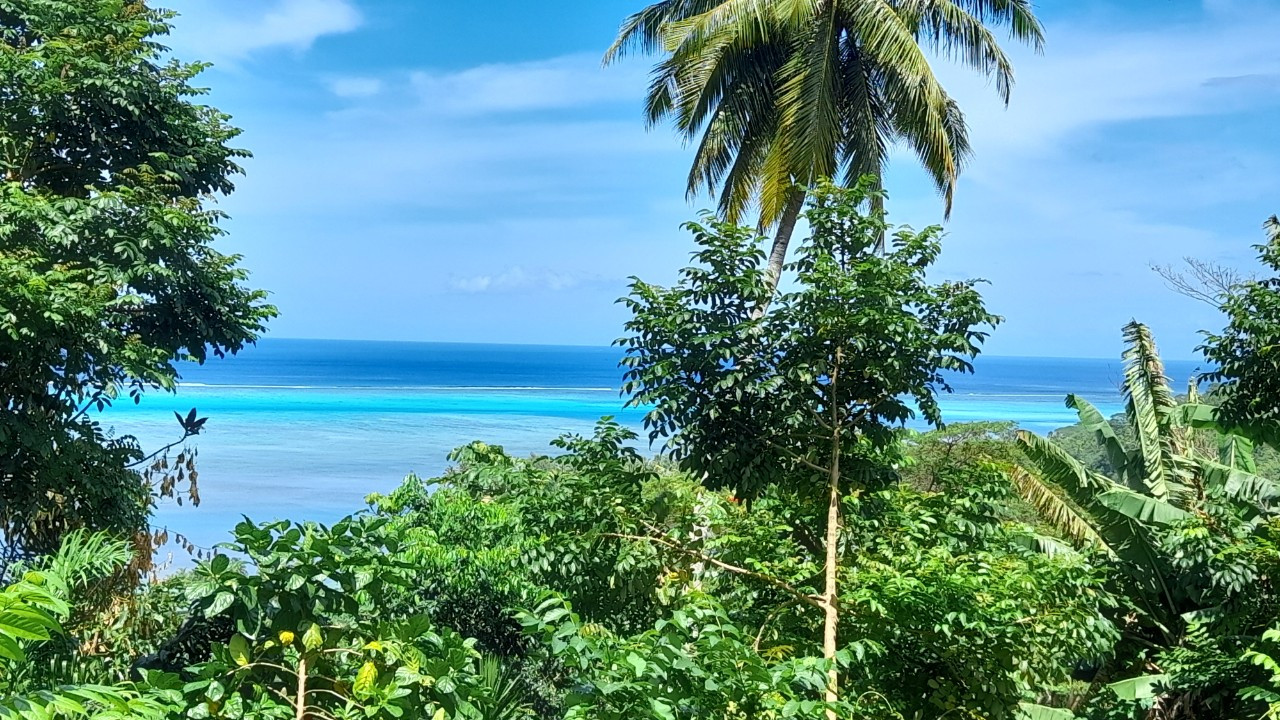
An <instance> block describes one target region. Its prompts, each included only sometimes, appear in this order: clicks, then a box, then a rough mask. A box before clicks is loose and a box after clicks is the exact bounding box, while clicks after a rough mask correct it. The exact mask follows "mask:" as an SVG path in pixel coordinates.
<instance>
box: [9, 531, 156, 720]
mask: <svg viewBox="0 0 1280 720" xmlns="http://www.w3.org/2000/svg"><path fill="white" fill-rule="evenodd" d="M129 555H130V553H129V548H128V546H127V545H125V544H124V543H119V542H111V541H108V540H107V539H106V538H104V537H103V536H101V535H97V536H87V535H84V534H82V533H71V534H69V535H68V536H67V538H66V542H65V543H64V544H63V545H62V546H61V547H60V548H59V549H58V551H57V552H56V553H55V554H54V555H52V556H51V557H49V558H47V559H46V560H45V561H44V562H43V563H42V564H41V566H40V567H39V568H35V569H31V570H27V571H25V572H23V573H22V577H21V579H20V580H19V581H18V582H16V583H14V584H12V585H9V586H8V587H6V588H5V589H4V590H3V591H0V717H5V718H18V719H21V720H52V719H54V718H64V717H65V718H72V717H98V718H124V717H129V718H157V719H158V718H160V717H162V714H163V712H164V709H165V707H164V705H163V704H162V703H159V702H157V701H156V700H155V699H154V698H152V697H150V696H147V695H145V694H143V693H140V692H138V691H137V690H135V689H132V688H129V687H124V686H115V685H109V684H103V683H102V682H93V681H87V682H57V681H56V680H57V678H55V677H50V676H49V675H47V674H45V673H43V672H41V671H42V670H44V669H45V667H44V666H43V665H42V663H41V661H40V659H39V658H38V656H39V653H40V652H41V651H42V649H43V646H44V645H46V644H48V643H51V642H55V641H56V640H57V639H58V636H59V635H61V634H62V632H63V627H62V623H63V622H64V621H65V620H66V619H67V618H68V617H70V616H71V614H72V612H73V603H75V602H76V601H77V600H82V599H83V592H84V591H85V590H86V589H87V587H88V583H89V582H90V581H92V580H95V579H97V578H100V577H101V576H102V575H104V574H107V573H110V572H112V571H115V570H118V569H120V568H121V567H122V566H123V565H124V563H125V562H126V561H127V560H128V559H129Z"/></svg>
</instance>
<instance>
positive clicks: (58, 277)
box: [0, 0, 274, 562]
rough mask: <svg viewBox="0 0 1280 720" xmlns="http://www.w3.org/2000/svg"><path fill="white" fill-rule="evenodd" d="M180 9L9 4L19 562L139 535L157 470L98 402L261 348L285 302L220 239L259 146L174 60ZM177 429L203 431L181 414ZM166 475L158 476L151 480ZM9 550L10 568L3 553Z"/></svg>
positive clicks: (6, 101)
mask: <svg viewBox="0 0 1280 720" xmlns="http://www.w3.org/2000/svg"><path fill="white" fill-rule="evenodd" d="M169 17H170V16H169V14H168V13H165V12H162V11H157V10H152V9H149V8H148V7H146V5H145V4H143V3H140V2H124V1H123V0H74V1H71V0H3V2H0V77H2V78H3V80H0V83H2V84H3V91H2V92H0V174H2V175H3V177H2V178H0V357H3V358H4V361H3V362H2V363H0V397H3V398H4V409H3V412H0V531H2V532H3V535H4V545H5V548H6V550H7V552H8V556H9V559H12V558H13V557H16V556H21V555H23V554H31V553H40V552H46V551H51V550H52V549H53V548H56V547H57V544H58V539H59V538H60V536H61V535H62V534H63V533H65V532H66V531H67V530H70V529H73V528H77V527H87V528H91V529H92V528H101V529H109V530H112V531H113V532H116V533H123V534H133V533H136V532H138V531H140V530H141V529H143V528H145V527H146V522H147V516H148V513H149V509H150V506H151V504H152V503H153V502H154V498H153V493H160V494H164V493H168V494H173V493H174V492H176V490H177V489H176V487H175V484H176V482H177V481H179V479H180V480H182V481H186V480H190V481H192V482H194V480H195V476H194V475H193V474H192V473H191V472H189V471H188V470H189V469H188V468H186V467H185V465H186V463H185V461H183V462H180V463H179V465H180V466H183V467H182V472H181V473H179V472H178V470H179V467H172V468H170V467H168V466H166V467H163V468H161V467H159V466H155V467H154V468H153V469H154V471H155V472H154V473H145V474H146V475H147V477H146V478H144V477H143V476H142V475H140V473H139V472H138V471H139V469H148V465H147V464H148V463H150V462H151V461H152V460H155V459H157V458H156V456H154V455H153V456H148V455H146V454H145V453H144V452H143V451H142V450H141V449H140V448H139V446H138V444H137V442H136V441H135V440H134V439H133V438H130V437H122V436H113V435H111V434H110V433H109V432H108V431H107V430H105V429H104V428H103V427H102V426H101V425H100V423H99V422H98V420H96V419H95V415H94V414H93V412H94V411H98V410H102V409H103V408H104V407H105V406H107V405H109V404H110V403H111V402H113V401H114V400H116V399H117V398H118V397H119V396H121V395H123V394H125V393H126V392H128V394H129V396H130V397H132V399H133V400H134V401H135V402H136V401H138V400H139V399H140V397H141V394H142V392H143V391H144V390H146V389H148V388H164V389H171V388H172V387H173V383H174V380H175V378H176V377H177V371H176V369H175V365H174V363H175V360H178V359H184V358H190V359H194V360H197V361H203V360H204V359H205V358H206V357H207V356H208V355H210V354H213V355H219V356H220V355H223V354H225V353H229V352H230V353H234V352H236V351H237V350H239V349H240V348H241V347H242V346H243V345H244V344H245V343H247V342H251V341H253V339H254V338H256V337H257V335H258V333H259V332H260V331H261V330H262V328H263V323H264V321H265V320H266V319H267V318H269V317H271V316H272V315H273V314H274V309H273V308H271V307H270V306H268V305H265V304H264V303H263V300H264V297H265V295H264V293H262V292H260V291H257V290H251V289H249V288H247V287H245V286H244V285H243V283H244V280H245V278H246V274H245V271H244V270H242V269H240V268H239V267H238V266H237V262H238V258H237V257H235V256H229V255H223V254H221V253H219V252H217V251H216V250H214V249H213V247H212V244H211V243H212V242H213V240H214V239H216V238H217V237H218V236H219V235H220V234H222V230H221V229H220V228H219V225H218V223H219V221H220V220H221V219H222V214H221V213H220V212H219V211H216V210H214V209H211V208H209V207H208V206H207V205H208V203H209V202H210V201H211V200H212V199H213V197H214V194H215V193H227V192H230V191H231V189H232V184H231V180H230V178H231V176H233V175H234V174H236V173H238V172H239V171H240V168H239V167H238V166H237V165H236V161H237V160H238V159H239V158H241V157H244V156H245V155H246V153H245V152H243V151H241V150H237V149H234V148H232V147H231V146H230V145H228V143H230V142H231V141H232V140H233V139H234V138H235V136H236V135H237V134H238V133H239V131H238V130H236V129H235V128H233V127H231V126H230V125H228V124H227V119H228V118H227V116H226V115H224V114H222V113H220V112H218V111H217V110H215V109H213V108H211V107H208V106H205V105H200V104H198V103H197V102H195V101H194V99H193V98H194V97H195V96H198V95H200V94H201V93H203V90H201V89H199V88H196V87H194V86H193V85H192V84H191V82H192V80H193V79H194V78H195V77H196V75H198V74H199V72H200V71H201V70H202V69H203V67H204V66H203V65H201V64H183V63H180V62H177V61H174V60H167V59H165V57H164V55H165V53H164V49H163V48H162V47H161V46H160V45H158V44H157V43H156V40H155V39H156V37H157V36H160V35H163V34H164V33H166V32H167V31H168V25H167V24H166V23H167V19H168V18H169ZM180 420H183V423H182V430H183V432H182V439H185V438H186V437H188V436H190V435H191V434H194V433H195V432H198V431H199V425H200V422H199V421H198V419H197V418H196V417H195V416H194V414H193V415H191V416H190V417H188V418H180ZM170 470H172V472H171V471H170ZM152 483H154V484H155V485H156V487H151V484H152ZM0 562H3V560H0Z"/></svg>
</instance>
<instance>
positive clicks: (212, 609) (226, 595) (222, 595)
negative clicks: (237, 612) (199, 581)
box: [204, 590, 236, 617]
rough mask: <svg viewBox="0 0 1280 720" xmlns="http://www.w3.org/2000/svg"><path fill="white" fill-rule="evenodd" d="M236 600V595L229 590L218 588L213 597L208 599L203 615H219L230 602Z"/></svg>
mask: <svg viewBox="0 0 1280 720" xmlns="http://www.w3.org/2000/svg"><path fill="white" fill-rule="evenodd" d="M235 601H236V596H235V595H233V594H232V593H231V591H230V590H219V591H218V593H217V594H216V595H214V596H213V599H212V600H210V601H209V605H208V606H207V607H205V609H204V615H205V617H214V616H216V615H221V614H222V613H223V612H224V611H225V610H226V609H227V608H229V607H231V604H232V603H234V602H235Z"/></svg>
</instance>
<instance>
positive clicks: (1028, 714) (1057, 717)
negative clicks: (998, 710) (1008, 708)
mask: <svg viewBox="0 0 1280 720" xmlns="http://www.w3.org/2000/svg"><path fill="white" fill-rule="evenodd" d="M1018 710H1019V720H1074V718H1075V716H1076V715H1075V713H1073V712H1071V711H1070V710H1067V709H1065V708H1054V707H1048V706H1046V705H1036V704H1034V703H1021V704H1019V705H1018Z"/></svg>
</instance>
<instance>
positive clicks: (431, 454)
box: [99, 339, 1197, 564]
mask: <svg viewBox="0 0 1280 720" xmlns="http://www.w3.org/2000/svg"><path fill="white" fill-rule="evenodd" d="M619 357H620V350H618V349H616V348H596V347H558V346H530V345H473V344H453V343H411V342H356V341H336V340H285V339H265V340H263V341H261V342H260V343H259V344H258V345H257V346H255V347H251V348H247V349H246V350H245V351H244V352H242V353H241V354H240V355H238V356H236V357H234V358H226V359H221V360H219V359H211V360H210V361H209V362H207V363H206V364H204V365H196V364H194V363H190V364H185V365H183V366H182V368H181V373H182V381H181V383H180V386H179V389H178V392H177V393H176V394H173V395H166V394H162V393H150V394H148V395H146V396H145V397H144V399H143V401H142V403H141V404H140V405H137V406H134V405H133V404H132V403H131V402H128V401H127V400H126V401H122V402H120V403H118V404H117V405H116V406H115V407H113V408H110V409H108V410H107V411H105V412H104V413H103V414H102V416H101V417H100V418H99V419H100V421H101V422H102V423H103V424H104V425H106V426H108V427H110V428H112V429H113V431H114V432H116V433H125V434H132V435H136V436H137V437H138V438H139V439H140V440H141V441H142V443H143V446H144V447H146V448H155V447H158V446H160V445H163V444H164V443H165V442H168V441H170V440H172V439H174V438H176V437H177V434H178V425H177V421H176V420H175V419H174V417H173V413H174V412H175V411H178V412H181V413H183V414H184V415H185V414H186V412H187V411H188V410H190V409H191V408H193V407H194V408H196V409H197V410H198V412H199V414H200V415H201V416H202V417H205V416H207V417H208V418H209V420H208V422H207V423H206V425H205V429H204V431H203V432H202V433H201V434H200V435H199V436H197V437H196V438H193V439H192V441H191V445H192V446H194V447H196V448H197V449H198V452H199V459H198V469H199V472H200V494H201V497H202V503H201V505H200V506H199V507H191V506H190V505H187V506H183V507H178V506H175V505H171V504H170V505H165V506H164V507H162V508H161V509H160V510H159V512H158V513H157V517H156V524H157V525H158V526H164V527H167V528H169V529H170V530H171V531H175V532H179V533H182V534H183V535H185V536H187V537H188V538H189V539H190V540H191V541H192V542H194V543H196V544H197V545H200V546H204V547H209V546H212V545H213V544H214V543H217V542H221V541H223V540H225V539H227V531H228V530H229V529H230V528H231V527H232V526H233V525H234V524H235V523H236V522H238V521H239V520H240V518H241V516H242V515H243V516H248V517H249V518H251V519H253V520H255V521H266V520H273V519H278V518H290V519H313V520H319V521H322V522H331V521H333V520H335V519H337V518H339V517H341V516H343V515H345V514H348V513H351V512H355V511H357V510H359V509H361V508H362V507H363V506H364V501H363V499H364V497H365V496H366V495H368V494H369V493H372V492H386V491H389V490H391V489H393V488H395V487H396V486H397V485H398V484H399V483H400V481H401V480H402V479H403V478H404V477H405V475H407V474H409V473H417V474H418V475H420V476H422V477H434V476H436V475H438V474H440V472H441V471H443V470H444V469H445V467H446V466H447V464H448V462H447V460H446V455H447V453H448V452H449V451H450V450H451V449H453V448H455V447H458V446H461V445H464V444H466V443H468V442H470V441H472V440H483V441H485V442H488V443H491V444H498V445H502V446H504V447H505V448H507V450H508V451H509V452H512V453H514V454H519V455H526V454H531V453H537V452H546V451H548V450H550V449H551V448H549V447H548V442H549V441H550V440H552V439H554V438H555V437H556V436H558V435H560V434H562V433H566V432H578V433H588V432H590V430H591V428H592V425H593V424H594V423H595V421H596V420H597V419H598V418H600V417H601V416H604V415H612V416H614V417H616V418H617V419H618V420H619V421H621V422H623V423H624V424H627V425H630V426H632V427H634V428H636V429H637V430H639V429H640V421H641V417H642V414H643V413H642V412H641V411H639V410H635V409H631V410H624V409H623V408H622V405H623V399H622V398H621V397H620V396H619V392H618V386H619V384H620V376H621V371H620V370H619V369H618V366H617V364H618V359H619ZM1167 369H1168V373H1169V375H1170V377H1171V378H1173V382H1174V387H1175V390H1177V391H1181V389H1182V388H1183V387H1184V386H1185V383H1186V380H1187V379H1188V378H1189V377H1191V375H1192V374H1193V373H1194V372H1195V371H1196V369H1197V366H1196V364H1194V363H1189V362H1172V363H1169V364H1168V368H1167ZM1122 372H1123V371H1122V364H1121V362H1120V360H1119V359H1116V360H1097V359H1071V358H1015V357H982V358H979V360H978V362H977V364H976V372H975V373H974V374H973V375H966V376H958V377H956V378H955V379H954V382H953V386H954V389H955V392H954V393H953V394H950V395H947V396H944V397H943V398H942V399H941V404H942V409H943V415H944V419H945V420H946V421H947V422H949V423H955V422H964V421H972V420H1011V421H1015V422H1017V423H1019V424H1020V425H1021V426H1022V427H1025V428H1028V429H1030V430H1034V431H1036V432H1048V431H1050V430H1052V429H1054V428H1057V427H1061V426H1063V425H1067V424H1070V423H1072V422H1074V420H1075V416H1074V413H1073V412H1072V411H1070V410H1069V409H1067V408H1066V407H1065V406H1064V405H1063V398H1064V397H1065V396H1066V394H1067V393H1072V392H1074V393H1077V394H1080V395H1082V396H1084V397H1086V398H1088V399H1089V400H1090V401H1092V402H1093V403H1094V404H1096V405H1097V406H1098V407H1099V408H1100V409H1101V410H1102V411H1103V412H1104V413H1107V414H1110V413H1114V412H1119V411H1120V409H1121V406H1122V400H1121V397H1120V391H1119V387H1120V381H1121V378H1122ZM178 561H179V563H180V564H181V559H180V558H179V559H178Z"/></svg>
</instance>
